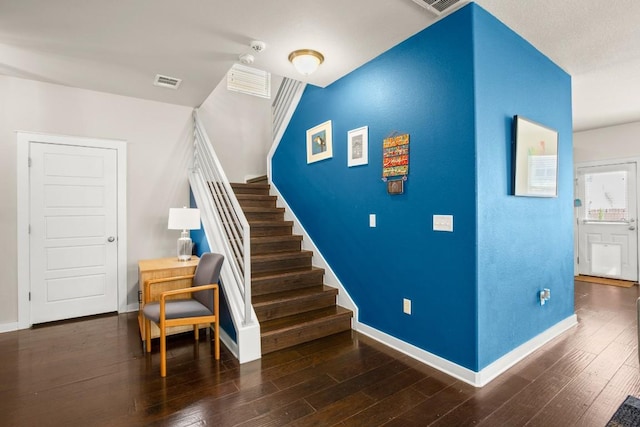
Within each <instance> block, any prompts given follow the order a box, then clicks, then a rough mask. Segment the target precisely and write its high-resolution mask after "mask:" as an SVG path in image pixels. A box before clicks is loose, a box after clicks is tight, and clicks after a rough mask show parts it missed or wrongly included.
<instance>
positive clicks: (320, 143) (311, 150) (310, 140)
mask: <svg viewBox="0 0 640 427" xmlns="http://www.w3.org/2000/svg"><path fill="white" fill-rule="evenodd" d="M331 157H333V144H332V138H331V120H327V121H326V122H324V123H320V124H319V125H317V126H314V127H312V128H311V129H308V130H307V163H313V162H317V161H319V160H324V159H330V158H331Z"/></svg>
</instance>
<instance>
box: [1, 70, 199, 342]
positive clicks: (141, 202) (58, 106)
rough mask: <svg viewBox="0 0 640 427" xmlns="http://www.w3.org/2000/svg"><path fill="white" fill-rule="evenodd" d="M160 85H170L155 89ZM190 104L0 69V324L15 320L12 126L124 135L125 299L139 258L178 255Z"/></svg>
mask: <svg viewBox="0 0 640 427" xmlns="http://www.w3.org/2000/svg"><path fill="white" fill-rule="evenodd" d="M158 90H166V89H161V88H158ZM191 112H192V109H191V108H189V107H184V106H176V105H171V104H164V103H159V102H154V101H146V100H141V99H136V98H129V97H124V96H119V95H110V94H106V93H101V92H94V91H89V90H84V89H75V88H70V87H66V86H58V85H53V84H50V83H41V82H36V81H31V80H23V79H17V78H12V77H6V76H0V195H1V196H2V199H1V200H2V203H0V236H2V238H3V241H2V245H1V247H2V253H0V330H2V329H3V328H2V325H6V324H11V323H14V322H17V319H18V310H17V289H18V283H17V273H16V268H17V267H16V265H17V254H16V249H17V230H16V209H17V206H16V203H17V194H16V192H17V190H16V185H17V183H16V156H17V153H16V144H17V141H16V134H15V131H17V130H22V131H30V132H41V133H49V134H58V135H73V136H85V137H92V138H109V139H120V140H125V141H127V156H128V167H127V169H128V170H127V181H128V182H127V183H128V191H127V207H128V213H127V223H128V242H127V251H128V263H127V264H128V272H127V283H128V289H129V291H128V303H129V304H134V303H135V302H136V301H137V289H138V285H137V280H138V267H137V262H138V260H139V259H144V258H156V257H166V256H173V255H174V254H175V250H176V249H175V245H176V239H177V238H178V237H179V232H177V231H169V230H167V215H168V212H169V208H170V207H179V206H183V205H187V204H188V203H189V184H188V180H187V169H188V166H189V164H190V161H191V153H192V124H191Z"/></svg>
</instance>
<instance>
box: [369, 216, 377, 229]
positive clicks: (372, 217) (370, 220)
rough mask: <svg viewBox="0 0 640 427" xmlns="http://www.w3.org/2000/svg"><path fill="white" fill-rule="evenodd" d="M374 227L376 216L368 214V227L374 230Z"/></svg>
mask: <svg viewBox="0 0 640 427" xmlns="http://www.w3.org/2000/svg"><path fill="white" fill-rule="evenodd" d="M375 226H376V214H369V227H371V228H374V227H375Z"/></svg>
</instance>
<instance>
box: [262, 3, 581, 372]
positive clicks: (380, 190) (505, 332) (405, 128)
mask: <svg viewBox="0 0 640 427" xmlns="http://www.w3.org/2000/svg"><path fill="white" fill-rule="evenodd" d="M503 45H504V46H503ZM523 57H524V59H523ZM501 67H503V68H504V69H500V68H501ZM531 76H534V77H535V79H534V82H535V83H536V84H531V83H532V81H531ZM515 87H517V91H515V90H514V88H515ZM569 91H570V80H569V78H568V76H567V75H566V74H565V73H564V72H562V71H561V70H560V69H559V68H558V67H556V66H555V65H553V64H552V63H551V62H550V61H549V60H548V59H546V58H545V57H543V56H542V55H540V54H539V53H538V52H536V51H535V49H534V48H533V47H531V46H530V45H529V44H528V43H526V42H524V41H523V40H522V39H521V38H520V37H519V36H517V35H516V34H514V33H513V32H512V31H510V30H509V29H508V28H506V27H505V26H504V25H503V24H501V23H500V22H499V21H497V20H496V19H495V18H493V17H492V16H491V15H489V14H488V13H487V12H485V11H484V10H483V9H481V8H480V7H479V6H477V5H475V4H473V3H472V4H469V5H467V6H465V7H463V8H462V9H460V10H458V11H457V12H455V13H454V14H452V15H450V16H448V17H447V18H445V19H443V20H441V21H439V22H438V23H436V24H434V25H432V26H431V27H429V28H427V29H425V30H424V31H422V32H420V33H418V34H416V35H415V36H413V37H411V38H409V39H408V40H406V41H404V42H403V43H401V44H399V45H397V46H396V47H394V48H392V49H391V50H389V51H387V52H386V53H384V54H382V55H380V56H379V57H377V58H375V59H374V60H372V61H370V62H369V63H367V64H365V65H363V66H362V67H360V68H359V69H357V70H355V71H354V72H352V73H350V74H349V75H347V76H345V77H343V78H342V79H340V80H338V81H336V82H335V83H333V84H332V85H330V86H328V87H326V88H324V89H322V88H317V87H313V86H307V89H306V90H305V93H304V95H303V97H302V99H301V101H300V104H299V105H298V108H297V110H296V112H295V113H294V115H293V117H292V120H291V122H290V124H289V126H288V128H287V130H286V132H285V134H284V136H283V138H282V140H281V142H280V145H279V146H278V149H277V150H276V152H275V154H274V157H273V163H272V178H273V181H274V183H275V184H276V185H277V187H278V189H279V190H280V192H281V193H282V195H283V197H284V198H285V199H286V200H287V203H288V204H289V205H290V206H291V208H292V210H293V211H294V213H295V214H296V216H297V217H298V218H299V219H300V221H301V223H302V225H303V226H304V227H305V229H306V230H307V232H308V233H309V234H310V236H311V238H312V239H313V240H314V242H315V243H316V245H317V247H318V248H319V250H320V251H321V252H322V254H323V255H324V257H325V258H326V260H327V262H328V263H329V264H330V265H331V267H332V269H333V270H334V272H335V273H336V275H337V276H338V278H339V279H340V281H341V282H342V283H343V285H344V286H345V287H346V289H347V290H348V292H349V294H350V295H351V297H352V298H353V299H354V301H355V303H356V305H357V306H358V308H359V320H360V321H361V322H362V323H365V324H367V325H369V326H371V327H373V328H376V329H378V330H380V331H382V332H385V333H387V334H389V335H392V336H394V337H396V338H399V339H401V340H403V341H405V342H408V343H411V344H413V345H415V346H417V347H419V348H421V349H424V350H426V351H428V352H431V353H433V354H436V355H438V356H440V357H442V358H444V359H447V360H449V361H451V362H454V363H456V364H459V365H461V366H464V367H466V368H469V369H471V370H474V371H479V370H480V369H482V368H483V367H485V366H486V365H487V364H489V363H491V362H492V361H494V360H496V359H497V358H499V357H500V356H502V355H504V354H505V353H507V352H508V351H510V350H512V349H513V348H515V347H516V346H517V345H519V344H521V343H523V342H525V341H527V340H528V339H530V338H532V337H533V336H535V335H537V334H538V333H540V332H543V331H544V330H545V329H547V328H548V327H550V326H552V325H553V324H555V323H557V322H558V321H560V320H562V319H564V318H566V317H568V316H570V315H571V314H572V312H573V305H572V304H573V281H572V280H567V279H572V277H568V275H567V273H568V267H569V265H571V266H572V265H573V263H572V261H571V260H572V256H573V255H572V251H573V243H572V242H573V240H572V236H571V233H572V231H571V230H572V221H571V219H570V218H569V217H568V216H567V215H568V214H570V209H571V204H570V203H568V204H567V206H566V208H565V206H564V205H565V201H566V200H568V198H570V192H571V187H570V186H567V182H566V181H567V178H568V177H570V173H571V170H570V169H571V157H570V156H571V153H570V150H571V139H570V138H571V136H570V130H571V115H570V110H571V101H570V92H569ZM568 95H569V96H568ZM550 104H558V105H554V106H553V107H552V108H550ZM545 109H546V110H545ZM543 110H545V112H544V113H543V112H542V111H543ZM567 113H568V114H567ZM514 114H521V115H524V116H526V117H529V118H531V119H534V120H537V121H541V122H543V123H546V124H547V125H549V126H552V127H556V128H558V129H559V130H560V132H561V135H563V136H562V138H563V139H562V142H561V153H560V161H561V165H560V172H561V177H560V180H561V183H560V191H561V194H560V197H558V198H556V199H544V200H542V199H525V198H515V197H513V196H509V195H508V185H507V183H508V182H509V176H510V175H509V174H510V140H511V134H510V126H511V124H510V120H511V117H512V116H513V115H514ZM550 118H553V120H550ZM326 120H331V121H332V125H333V158H331V159H328V160H323V161H320V162H317V163H312V164H307V163H306V141H305V133H306V130H307V129H309V128H311V127H313V126H315V125H318V124H320V123H322V122H324V121H326ZM361 126H368V127H369V163H368V165H366V166H358V167H352V168H349V167H347V132H348V131H349V130H351V129H355V128H359V127H361ZM394 132H399V133H409V134H410V165H409V176H408V181H407V182H406V183H405V192H404V194H402V195H395V196H391V195H388V194H387V192H386V186H385V183H384V182H382V180H381V175H382V140H383V139H384V138H385V137H387V136H389V135H391V134H393V133H394ZM567 152H568V154H567ZM372 213H373V214H376V215H377V227H375V228H370V227H369V214H372ZM434 214H448V215H453V216H454V232H453V233H446V232H435V231H433V230H432V217H433V215H434ZM548 233H553V234H554V236H553V237H551V236H549V237H550V239H551V241H550V242H547V241H546V237H547V234H548ZM534 236H537V237H538V239H537V241H535V242H533V244H534V246H533V247H531V246H529V247H525V244H527V245H530V244H532V241H533V240H534V239H533V237H534ZM542 236H544V238H542ZM521 237H522V239H523V240H521ZM556 255H557V256H558V257H556ZM540 256H546V257H548V260H547V261H546V262H543V263H540V262H538V263H536V262H534V261H533V260H532V258H536V257H540ZM567 260H569V261H570V262H567ZM523 266H524V267H526V268H523ZM569 282H570V283H569ZM543 284H544V287H550V288H551V290H552V300H551V301H550V303H549V305H547V306H545V307H544V308H543V309H544V310H546V311H544V310H543V309H541V308H540V306H539V305H538V306H536V299H535V296H536V295H535V293H536V290H534V287H535V288H536V289H537V287H540V288H541V287H543ZM569 294H571V295H570V297H569ZM403 298H408V299H411V300H412V310H413V313H412V315H410V316H409V315H406V314H404V313H403V311H402V300H403ZM565 299H569V300H570V302H568V301H565ZM541 319H543V321H542V322H541V321H540V320H541ZM498 323H499V324H498ZM523 324H526V326H523Z"/></svg>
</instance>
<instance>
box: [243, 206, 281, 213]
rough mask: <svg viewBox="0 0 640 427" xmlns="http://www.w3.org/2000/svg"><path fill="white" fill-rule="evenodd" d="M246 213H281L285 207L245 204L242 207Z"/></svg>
mask: <svg viewBox="0 0 640 427" xmlns="http://www.w3.org/2000/svg"><path fill="white" fill-rule="evenodd" d="M242 211H243V212H244V213H261V212H264V213H281V212H284V208H266V207H262V206H245V207H243V208H242Z"/></svg>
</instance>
